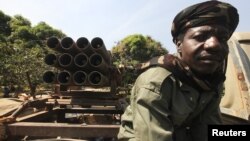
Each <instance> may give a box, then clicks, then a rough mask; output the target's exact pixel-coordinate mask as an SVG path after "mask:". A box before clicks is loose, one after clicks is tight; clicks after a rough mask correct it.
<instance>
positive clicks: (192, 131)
mask: <svg viewBox="0 0 250 141" xmlns="http://www.w3.org/2000/svg"><path fill="white" fill-rule="evenodd" d="M220 99H221V97H220V96H218V94H216V92H212V91H207V92H198V91H197V90H196V89H194V88H192V87H190V86H189V85H187V84H183V83H182V82H180V81H178V80H177V79H175V78H174V76H173V74H172V73H171V72H169V71H168V70H166V69H164V68H162V67H152V68H149V69H148V70H146V71H145V72H143V73H142V74H141V75H140V76H139V77H138V79H137V80H136V82H135V85H134V87H133V89H132V92H131V104H130V106H128V107H127V109H126V111H125V113H124V114H123V115H122V125H121V127H120V131H119V134H118V139H119V140H120V141H206V140H207V125H208V124H221V122H222V121H221V117H220V110H219V103H220Z"/></svg>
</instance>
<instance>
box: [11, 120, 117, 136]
mask: <svg viewBox="0 0 250 141" xmlns="http://www.w3.org/2000/svg"><path fill="white" fill-rule="evenodd" d="M6 126H7V127H6V128H7V130H8V132H9V134H10V135H11V136H39V137H41V136H43V137H57V136H61V137H71V138H72V137H83V138H89V137H90V138H91V137H116V136H117V134H118V131H119V126H120V125H84V124H68V123H36V122H17V123H13V124H8V125H6Z"/></svg>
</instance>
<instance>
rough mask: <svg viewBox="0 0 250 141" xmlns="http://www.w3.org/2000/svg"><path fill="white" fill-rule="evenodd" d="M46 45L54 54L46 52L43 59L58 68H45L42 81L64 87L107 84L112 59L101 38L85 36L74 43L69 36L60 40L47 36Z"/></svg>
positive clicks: (108, 83)
mask: <svg viewBox="0 0 250 141" xmlns="http://www.w3.org/2000/svg"><path fill="white" fill-rule="evenodd" d="M47 46H48V47H49V48H51V49H53V50H55V51H56V53H55V54H47V55H46V56H45V59H44V62H45V63H46V64H47V65H50V66H53V67H55V68H57V69H58V70H59V71H58V72H53V71H46V72H45V73H44V75H43V80H44V82H46V83H58V84H60V85H67V86H71V85H72V86H96V87H99V86H109V85H110V75H111V74H110V72H111V71H110V69H111V65H112V64H111V62H112V60H111V59H112V58H111V53H110V52H109V51H107V49H106V47H105V45H104V42H103V40H102V39H101V38H99V37H96V38H94V39H92V40H91V42H89V40H88V39H87V38H85V37H80V38H78V39H77V41H76V42H75V41H74V40H73V39H72V38H70V37H65V38H63V39H62V40H59V39H58V38H56V37H50V38H49V39H48V40H47Z"/></svg>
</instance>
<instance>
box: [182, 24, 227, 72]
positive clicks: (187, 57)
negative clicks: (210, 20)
mask: <svg viewBox="0 0 250 141" xmlns="http://www.w3.org/2000/svg"><path fill="white" fill-rule="evenodd" d="M227 39H228V30H227V29H226V28H224V27H222V26H216V25H214V26H208V25H205V26H199V27H193V28H189V29H188V30H187V31H186V33H185V35H184V37H183V40H182V42H180V43H181V44H180V45H179V49H180V50H179V51H180V54H181V60H182V61H183V62H185V63H186V64H187V65H188V66H189V67H190V68H191V70H192V71H194V72H195V73H196V74H200V75H207V74H211V73H214V72H215V71H216V69H217V68H218V67H219V66H221V65H222V63H223V61H224V59H225V58H226V57H227V54H228V45H227Z"/></svg>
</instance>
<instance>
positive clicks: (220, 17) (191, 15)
mask: <svg viewBox="0 0 250 141" xmlns="http://www.w3.org/2000/svg"><path fill="white" fill-rule="evenodd" d="M238 23H239V15H238V12H237V9H236V8H235V7H233V6H232V5H230V4H228V3H224V2H220V1H206V2H202V3H198V4H195V5H192V6H190V7H187V8H185V9H184V10H182V11H181V12H180V13H178V14H177V15H176V17H175V18H174V21H173V25H172V29H171V33H172V36H173V41H174V42H175V43H176V41H177V37H178V36H179V35H181V34H183V33H184V32H185V31H186V30H187V29H188V28H191V27H197V26H202V25H212V24H215V25H222V26H224V27H226V28H227V29H228V30H229V36H228V37H229V38H230V37H231V35H232V33H233V32H234V30H235V29H236V27H237V25H238Z"/></svg>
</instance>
